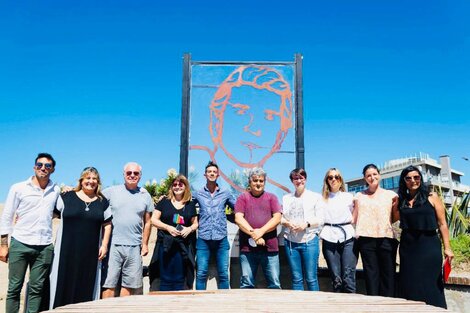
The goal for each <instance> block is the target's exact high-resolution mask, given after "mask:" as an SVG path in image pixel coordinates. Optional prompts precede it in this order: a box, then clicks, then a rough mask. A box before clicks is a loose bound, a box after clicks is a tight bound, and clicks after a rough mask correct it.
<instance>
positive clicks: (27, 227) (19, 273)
mask: <svg viewBox="0 0 470 313" xmlns="http://www.w3.org/2000/svg"><path fill="white" fill-rule="evenodd" d="M55 164H56V162H55V160H54V158H53V157H52V156H51V155H50V154H49V153H39V154H38V156H37V157H36V160H35V162H34V167H33V169H34V176H32V177H30V178H29V179H28V180H26V181H23V182H20V183H17V184H14V185H13V186H12V187H11V188H10V192H9V193H8V197H7V200H6V202H5V206H4V209H3V214H2V217H1V219H0V235H1V246H0V261H2V262H7V261H8V292H7V297H6V310H5V311H6V312H8V313H11V312H18V310H19V308H20V294H21V289H22V287H23V282H24V279H25V274H26V270H27V268H28V267H29V271H30V274H29V289H28V301H27V306H28V307H27V308H26V310H25V311H26V312H38V311H39V308H40V304H41V298H42V295H43V285H44V281H45V279H46V277H47V275H48V274H49V267H50V265H51V263H52V255H53V252H54V247H53V246H52V214H53V210H54V207H55V204H56V201H57V198H58V197H59V194H60V187H59V186H57V185H56V184H54V183H53V182H52V181H51V180H50V179H49V177H50V175H51V174H52V173H54V170H55ZM15 216H16V223H15V224H14V223H13V221H14V220H15ZM10 235H11V241H10V246H8V236H10Z"/></svg>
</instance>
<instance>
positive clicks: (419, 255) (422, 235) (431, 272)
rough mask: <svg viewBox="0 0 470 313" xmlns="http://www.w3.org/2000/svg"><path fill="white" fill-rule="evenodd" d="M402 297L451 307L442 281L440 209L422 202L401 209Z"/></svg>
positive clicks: (400, 291)
mask: <svg viewBox="0 0 470 313" xmlns="http://www.w3.org/2000/svg"><path fill="white" fill-rule="evenodd" d="M400 226H401V228H402V229H403V232H402V234H401V240H400V284H399V285H400V289H399V294H400V295H401V297H403V298H405V299H408V300H416V301H424V302H426V303H427V304H430V305H434V306H438V307H442V308H447V304H446V299H445V296H444V283H443V280H442V248H441V240H440V239H439V236H438V235H437V220H436V211H435V209H434V207H433V206H432V204H431V203H430V202H429V201H428V200H426V202H425V203H424V204H422V205H417V204H416V205H415V206H414V207H412V208H406V207H405V208H401V209H400Z"/></svg>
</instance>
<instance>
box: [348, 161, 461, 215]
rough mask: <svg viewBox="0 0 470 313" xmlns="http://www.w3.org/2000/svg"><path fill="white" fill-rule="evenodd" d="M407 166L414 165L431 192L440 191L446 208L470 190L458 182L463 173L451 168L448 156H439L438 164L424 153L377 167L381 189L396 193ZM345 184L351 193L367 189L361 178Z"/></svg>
mask: <svg viewBox="0 0 470 313" xmlns="http://www.w3.org/2000/svg"><path fill="white" fill-rule="evenodd" d="M409 165H414V166H416V167H417V168H419V169H420V170H421V173H422V174H423V176H424V182H425V183H427V184H428V185H429V188H430V190H431V191H432V190H436V191H437V190H438V189H439V188H440V189H441V191H442V195H443V197H444V202H445V204H446V206H448V207H449V206H451V205H452V203H453V202H454V200H455V198H457V197H460V196H462V194H463V193H465V192H468V191H469V190H470V186H467V185H464V184H462V183H461V182H460V178H461V177H462V176H463V175H464V173H462V172H460V171H458V170H455V169H452V168H451V166H450V157H449V156H448V155H443V156H440V157H439V162H438V161H436V160H434V159H432V158H430V157H429V155H428V154H425V153H419V155H416V156H413V157H406V158H401V159H395V160H390V161H387V162H385V163H384V164H383V165H382V166H379V168H380V175H381V176H382V181H381V187H382V188H384V189H390V190H394V191H395V192H396V191H398V183H399V180H400V174H401V171H402V170H403V169H404V168H406V167H407V166H409ZM346 184H347V186H348V191H349V192H353V193H356V192H358V191H361V190H364V189H366V188H367V187H366V183H365V181H364V179H363V178H362V177H359V178H354V179H349V180H346Z"/></svg>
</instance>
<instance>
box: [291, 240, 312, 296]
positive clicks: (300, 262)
mask: <svg viewBox="0 0 470 313" xmlns="http://www.w3.org/2000/svg"><path fill="white" fill-rule="evenodd" d="M284 248H285V249H286V255H287V260H288V261H289V266H290V270H291V274H292V289H294V290H304V276H305V280H306V281H307V288H308V290H310V291H318V290H320V288H319V287H318V276H317V267H318V256H319V254H320V247H319V239H318V236H316V235H315V238H313V239H312V240H310V241H308V242H304V243H297V242H292V241H289V240H287V239H286V240H285V242H284Z"/></svg>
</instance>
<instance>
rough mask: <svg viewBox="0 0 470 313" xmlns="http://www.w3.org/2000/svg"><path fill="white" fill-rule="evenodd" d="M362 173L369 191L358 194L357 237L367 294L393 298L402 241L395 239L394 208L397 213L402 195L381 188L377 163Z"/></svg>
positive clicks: (367, 167)
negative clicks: (399, 247)
mask: <svg viewBox="0 0 470 313" xmlns="http://www.w3.org/2000/svg"><path fill="white" fill-rule="evenodd" d="M362 174H363V175H364V180H365V181H366V183H367V185H368V188H367V189H366V190H364V191H361V192H359V193H357V194H356V209H357V222H356V236H357V237H358V240H357V245H358V248H359V252H360V253H361V259H362V266H363V268H364V276H365V280H366V290H367V294H368V295H372V296H384V297H393V296H394V291H395V269H396V262H395V260H396V257H397V247H398V241H397V240H396V239H394V236H393V230H392V209H393V212H396V210H397V205H398V195H397V194H396V193H395V192H393V191H391V190H386V189H382V188H380V172H379V169H378V168H377V166H376V165H375V164H367V165H366V166H364V169H363V170H362ZM397 218H398V217H395V219H397Z"/></svg>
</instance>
